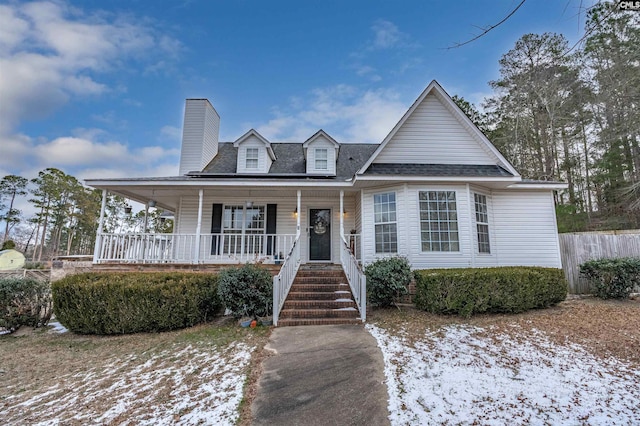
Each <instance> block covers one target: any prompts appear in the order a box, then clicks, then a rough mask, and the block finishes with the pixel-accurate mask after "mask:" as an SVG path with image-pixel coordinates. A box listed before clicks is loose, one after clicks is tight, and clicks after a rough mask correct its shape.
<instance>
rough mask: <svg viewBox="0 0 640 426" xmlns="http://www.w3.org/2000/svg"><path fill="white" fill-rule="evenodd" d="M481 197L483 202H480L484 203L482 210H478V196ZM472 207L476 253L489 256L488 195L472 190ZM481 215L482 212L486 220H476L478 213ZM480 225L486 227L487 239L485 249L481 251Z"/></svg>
mask: <svg viewBox="0 0 640 426" xmlns="http://www.w3.org/2000/svg"><path fill="white" fill-rule="evenodd" d="M479 197H481V198H482V199H483V202H481V204H484V212H482V211H480V212H479V211H478V198H479ZM473 207H474V213H475V215H474V222H475V224H476V247H475V250H476V254H478V255H482V256H490V255H491V225H490V224H489V201H488V197H487V195H486V194H482V193H480V192H474V193H473ZM479 214H480V215H482V214H484V216H485V219H486V221H479V220H478V215H479ZM480 226H486V229H487V232H486V234H487V241H486V245H487V251H481V250H480V229H479V227H480Z"/></svg>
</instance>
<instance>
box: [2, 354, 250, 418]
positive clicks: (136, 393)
mask: <svg viewBox="0 0 640 426" xmlns="http://www.w3.org/2000/svg"><path fill="white" fill-rule="evenodd" d="M252 351H253V348H252V347H249V346H247V345H246V344H244V343H234V344H231V345H229V346H227V347H225V348H217V347H214V346H210V347H193V346H191V345H190V346H187V347H184V348H183V349H167V350H163V351H162V352H160V353H158V354H156V355H154V356H151V357H149V358H147V357H142V359H140V358H141V357H139V356H130V357H125V358H122V359H117V360H115V361H114V362H113V363H110V364H109V365H108V366H107V368H105V366H101V367H99V368H89V369H87V371H86V372H84V373H83V374H81V375H80V376H81V377H78V376H79V375H78V374H75V375H69V378H70V379H71V378H73V380H72V381H71V382H72V383H74V386H66V385H64V384H62V385H61V384H60V383H64V382H65V380H66V379H67V378H66V377H61V378H60V383H59V384H56V385H53V386H50V387H49V388H46V389H43V390H42V392H41V393H39V394H38V395H36V396H33V397H31V398H29V399H27V400H24V401H19V396H18V395H14V396H12V397H11V398H10V399H12V402H11V404H12V406H14V407H16V409H17V410H21V411H22V412H30V413H32V415H33V413H37V417H33V416H32V417H31V419H37V420H36V421H35V423H34V424H37V425H51V424H69V423H73V424H76V423H77V424H89V423H91V424H112V423H117V424H136V425H201V424H203V425H234V424H235V422H236V420H237V417H238V406H239V404H240V401H241V399H242V388H243V385H244V381H245V374H246V367H247V365H248V364H249V361H250V358H251V352H252ZM78 379H79V380H78ZM96 400H100V401H104V403H102V404H101V405H100V406H98V407H97V408H96V406H95V405H92V402H93V401H96ZM159 401H162V403H159ZM79 407H84V408H83V409H82V410H79V409H78V408H79ZM89 407H91V408H89Z"/></svg>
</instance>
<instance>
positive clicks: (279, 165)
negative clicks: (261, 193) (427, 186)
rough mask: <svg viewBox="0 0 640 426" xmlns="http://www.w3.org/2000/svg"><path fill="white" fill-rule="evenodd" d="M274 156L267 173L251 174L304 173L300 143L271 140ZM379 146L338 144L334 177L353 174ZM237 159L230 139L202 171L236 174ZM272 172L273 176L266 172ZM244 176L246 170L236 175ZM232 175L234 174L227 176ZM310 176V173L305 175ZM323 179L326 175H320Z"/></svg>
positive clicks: (340, 177)
mask: <svg viewBox="0 0 640 426" xmlns="http://www.w3.org/2000/svg"><path fill="white" fill-rule="evenodd" d="M271 148H272V149H273V152H274V153H275V155H276V160H275V161H274V162H273V163H272V164H271V169H269V173H268V174H264V175H252V177H254V178H269V177H273V175H287V174H305V173H306V171H307V170H306V164H305V160H304V150H303V148H302V144H300V143H271ZM376 148H378V145H375V144H341V145H340V149H339V151H338V163H337V164H336V176H335V178H334V179H338V180H345V179H349V178H352V177H353V176H354V175H355V174H356V172H357V171H358V169H360V167H362V165H363V164H364V163H365V162H366V161H367V160H368V159H369V157H371V155H372V154H373V152H374V151H375V150H376ZM237 161H238V149H237V148H236V147H234V146H233V143H231V142H224V143H220V144H219V145H218V155H216V156H215V158H214V159H213V160H211V162H210V163H209V164H207V165H206V166H205V168H204V169H203V170H202V173H203V174H212V175H216V174H224V175H235V173H236V163H237ZM269 175H272V176H269ZM235 176H238V177H247V175H246V174H238V175H235ZM229 177H233V176H229ZM308 177H310V178H313V176H308ZM321 178H323V179H326V177H324V176H323V177H321Z"/></svg>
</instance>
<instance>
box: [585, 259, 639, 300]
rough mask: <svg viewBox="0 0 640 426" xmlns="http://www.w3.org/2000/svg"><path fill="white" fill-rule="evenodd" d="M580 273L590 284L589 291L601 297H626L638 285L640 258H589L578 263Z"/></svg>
mask: <svg viewBox="0 0 640 426" xmlns="http://www.w3.org/2000/svg"><path fill="white" fill-rule="evenodd" d="M580 273H581V274H582V275H583V276H584V277H585V278H586V279H587V281H588V282H589V284H590V285H591V291H592V292H593V294H595V295H596V296H597V297H600V298H602V299H626V298H628V297H629V294H631V292H632V291H633V288H634V287H636V286H640V259H636V258H632V257H622V258H618V259H597V260H589V261H587V262H584V263H583V264H582V265H580Z"/></svg>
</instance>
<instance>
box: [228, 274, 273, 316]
mask: <svg viewBox="0 0 640 426" xmlns="http://www.w3.org/2000/svg"><path fill="white" fill-rule="evenodd" d="M218 295H219V296H220V300H221V301H222V303H223V304H224V306H225V308H227V309H229V311H231V313H232V314H233V315H234V316H236V317H241V316H248V317H251V318H257V317H263V316H267V315H271V313H272V312H273V277H272V275H271V273H270V272H269V271H268V270H267V269H265V268H261V267H259V266H256V265H254V264H251V263H246V264H244V265H242V266H240V267H232V268H227V269H223V270H222V271H221V272H220V283H219V284H218Z"/></svg>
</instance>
